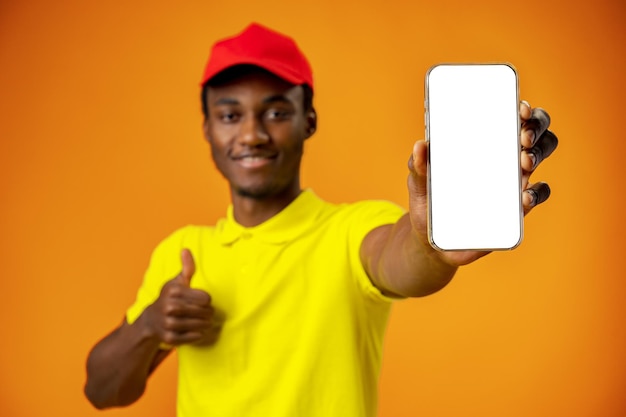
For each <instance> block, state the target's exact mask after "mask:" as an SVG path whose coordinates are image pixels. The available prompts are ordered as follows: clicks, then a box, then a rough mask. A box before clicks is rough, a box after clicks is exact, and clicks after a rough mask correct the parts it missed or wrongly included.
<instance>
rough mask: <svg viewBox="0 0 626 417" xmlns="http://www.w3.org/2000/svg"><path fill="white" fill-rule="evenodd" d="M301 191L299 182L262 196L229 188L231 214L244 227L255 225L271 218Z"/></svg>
mask: <svg viewBox="0 0 626 417" xmlns="http://www.w3.org/2000/svg"><path fill="white" fill-rule="evenodd" d="M301 192H302V189H301V188H300V185H299V184H296V185H295V186H294V187H291V188H289V189H286V190H284V191H283V192H281V193H279V194H276V195H273V196H269V197H264V198H253V197H248V196H242V195H240V194H238V193H237V192H236V191H234V190H232V189H231V200H232V203H233V215H234V217H235V220H236V221H237V223H239V224H240V225H242V226H245V227H253V226H257V225H259V224H261V223H263V222H265V221H266V220H269V219H271V218H272V217H274V216H275V215H277V214H278V213H280V212H281V211H282V210H283V209H284V208H285V207H287V206H288V205H289V204H291V202H292V201H293V200H295V199H296V197H298V196H299V195H300V193H301Z"/></svg>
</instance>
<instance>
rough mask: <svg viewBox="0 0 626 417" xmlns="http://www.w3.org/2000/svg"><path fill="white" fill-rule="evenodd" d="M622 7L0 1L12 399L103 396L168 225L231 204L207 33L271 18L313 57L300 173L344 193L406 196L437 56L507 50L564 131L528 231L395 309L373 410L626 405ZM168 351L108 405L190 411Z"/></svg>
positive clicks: (481, 57)
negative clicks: (91, 372)
mask: <svg viewBox="0 0 626 417" xmlns="http://www.w3.org/2000/svg"><path fill="white" fill-rule="evenodd" d="M625 8H626V6H624V5H623V3H622V2H621V1H617V0H615V1H606V0H595V1H586V2H560V4H558V3H557V2H552V3H550V2H547V1H545V0H542V1H536V0H528V1H523V2H517V3H516V2H505V1H502V0H495V1H483V2H481V1H475V2H467V1H452V0H441V1H430V2H425V1H415V2H409V1H404V2H402V1H393V0H388V1H373V0H368V1H363V0H362V1H356V0H352V1H343V2H342V1H338V0H318V1H316V2H311V3H307V2H286V1H282V0H277V1H273V2H260V1H259V2H257V1H252V0H244V1H236V2H209V1H204V2H201V1H183V2H177V3H176V5H174V3H173V2H165V1H154V0H153V1H135V2H127V1H121V0H115V1H108V2H85V1H80V0H61V1H55V2H46V1H41V0H32V1H21V2H19V1H3V2H2V3H1V4H0V74H1V77H0V132H1V133H0V134H1V139H2V140H1V143H0V181H1V194H0V199H1V200H0V207H1V208H0V210H1V211H0V226H1V229H0V230H1V233H0V250H1V252H0V253H2V263H1V268H2V281H1V282H2V283H1V284H0V285H1V288H2V292H1V295H2V301H1V302H0V316H1V317H2V328H1V331H0V335H1V336H0V337H1V338H2V339H1V347H0V415H2V416H12V417H22V416H42V415H46V416H81V417H85V416H92V415H93V416H95V415H100V413H98V412H97V411H95V410H93V409H92V408H91V407H90V406H89V404H88V403H87V401H86V400H85V399H84V397H83V395H82V385H83V382H84V378H85V374H84V362H85V358H86V355H87V352H88V350H89V349H90V347H91V346H92V345H93V344H94V343H95V342H96V341H97V340H98V339H99V338H100V337H102V336H103V335H104V334H105V333H106V332H108V331H109V330H110V329H112V328H113V327H114V326H116V325H117V324H118V323H119V322H120V321H121V319H122V316H123V313H124V310H125V308H126V307H127V306H128V305H129V303H131V302H132V300H133V299H134V296H135V291H136V289H137V287H138V285H139V282H140V279H141V276H142V273H143V270H144V268H145V267H146V263H147V261H148V257H149V254H150V252H151V250H152V248H153V247H154V246H155V245H156V244H157V242H158V241H159V240H160V239H162V238H163V237H164V236H166V235H167V234H168V233H170V232H171V231H172V230H174V229H175V228H177V227H179V226H182V225H185V224H188V223H213V222H214V221H215V220H216V219H217V218H218V217H220V216H221V215H222V214H223V213H224V209H225V207H226V205H227V204H228V201H229V196H228V193H227V189H226V187H225V185H224V183H223V180H222V179H221V177H220V176H219V175H218V174H217V173H216V171H215V169H214V168H213V165H212V163H211V162H210V156H209V152H208V147H207V145H206V143H205V142H204V141H203V138H202V135H201V130H200V124H201V113H200V106H199V100H198V97H199V90H198V85H197V83H198V81H199V77H200V74H201V71H202V67H203V65H204V62H205V59H206V56H207V53H208V51H209V47H210V45H211V43H212V42H213V41H214V40H215V39H217V38H221V37H224V36H227V35H230V34H233V33H235V32H238V31H239V30H240V29H242V28H243V27H244V26H245V25H246V24H247V23H248V22H250V21H252V20H255V21H259V22H262V23H264V24H267V25H269V26H272V27H274V28H276V29H278V30H280V31H284V32H286V33H289V34H291V35H292V36H294V37H295V38H296V39H297V41H298V43H299V44H300V45H301V47H302V48H303V49H304V50H305V51H306V53H307V54H308V56H309V58H310V60H311V62H312V64H313V67H314V70H315V76H316V98H315V102H316V106H317V109H318V113H319V117H320V126H319V131H318V133H317V134H316V135H315V137H314V138H313V139H312V140H311V141H309V143H308V145H307V149H306V153H307V155H306V156H305V163H304V167H303V169H304V174H303V179H304V185H306V186H310V187H313V188H314V189H315V190H316V192H317V193H318V194H319V195H321V196H322V197H325V198H326V199H328V200H330V201H336V202H340V201H354V200H358V199H364V198H385V199H390V200H393V201H396V202H398V203H400V204H402V205H406V190H405V178H406V174H407V169H406V161H407V159H408V156H409V153H410V150H411V147H412V143H413V141H414V140H415V139H418V138H421V137H423V131H424V125H423V116H422V114H423V105H422V100H423V77H424V74H425V72H426V70H427V68H428V67H430V66H431V65H432V64H434V63H438V62H442V61H509V62H512V63H513V64H514V65H515V66H516V67H517V69H518V71H519V76H520V90H521V96H522V97H523V98H525V99H526V100H528V101H529V102H530V103H531V104H533V105H540V106H542V107H545V108H546V109H548V110H549V112H550V114H551V115H552V118H553V129H554V131H555V132H556V133H557V134H558V135H559V138H560V139H561V144H560V148H559V149H558V151H557V153H556V154H555V155H554V156H553V157H552V158H551V159H550V160H549V161H548V162H549V163H546V164H545V165H543V166H542V167H541V168H540V169H539V170H538V172H537V173H536V175H535V179H536V180H539V179H544V180H547V181H549V182H550V184H551V186H552V188H553V195H552V198H551V199H550V201H549V202H548V203H546V204H545V206H543V207H541V209H537V210H536V211H535V212H533V213H532V215H531V216H529V217H528V218H527V220H526V237H525V240H524V242H523V244H522V246H521V247H520V248H519V249H517V250H515V251H513V252H508V253H496V254H493V255H491V256H489V257H487V258H485V259H482V260H481V261H479V262H477V263H476V264H474V265H471V266H468V267H465V268H463V269H462V270H461V271H460V272H459V273H458V276H457V277H456V279H455V280H454V281H453V283H452V284H451V285H450V286H449V287H448V288H446V289H445V290H443V291H442V292H440V293H438V294H436V295H433V296H430V297H427V298H424V299H417V300H408V301H403V302H400V303H398V304H397V305H396V307H395V309H394V311H393V315H392V319H391V323H390V327H389V331H388V336H387V340H386V347H385V357H384V365H383V372H382V379H381V388H380V391H381V402H380V413H379V414H380V416H381V417H391V416H395V417H397V416H400V417H401V416H429V417H444V416H446V417H447V416H482V417H488V416H493V417H495V416H509V417H514V416H520V417H522V416H524V417H526V416H546V417H548V416H549V417H553V416H569V417H582V416H614V417H624V416H625V415H626V326H625V325H624V324H625V323H624V322H625V313H626V302H625V295H626V283H625V282H624V272H623V267H622V264H623V260H624V255H623V252H624V244H623V239H624V235H625V234H626V230H625V229H626V228H625V225H624V220H623V218H624V217H623V205H622V202H623V198H622V194H623V192H624V185H623V182H624V179H625V176H624V174H625V172H624V170H625V168H624V166H625V165H626V164H625V163H624V161H623V158H624V155H626V141H625V140H624V133H623V132H624V129H623V124H624V118H625V116H624V93H625V92H626V88H625V87H626V86H625V84H626V83H625V81H624V79H625V77H624V68H625V64H626V58H625V57H626V29H625V27H626V26H625V23H624V22H626V12H625ZM481 192H484V190H479V189H477V192H476V195H477V198H480V193H481ZM175 365H176V359H175V357H173V358H169V359H168V361H167V362H166V363H165V364H164V365H163V366H162V368H161V369H160V370H159V372H157V374H156V375H155V376H154V377H153V378H152V380H151V381H150V383H149V387H148V391H147V393H146V395H145V396H144V397H143V398H142V399H141V400H140V401H139V402H138V403H136V404H134V405H133V406H131V407H129V408H126V409H122V410H114V411H109V412H107V413H106V415H107V416H111V417H114V416H147V415H150V416H172V415H174V404H175V393H174V387H175V379H176V377H175ZM103 415H105V414H103Z"/></svg>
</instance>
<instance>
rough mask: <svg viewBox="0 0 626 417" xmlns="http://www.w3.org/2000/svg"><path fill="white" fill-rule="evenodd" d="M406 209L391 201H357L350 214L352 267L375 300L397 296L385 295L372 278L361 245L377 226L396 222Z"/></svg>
mask: <svg viewBox="0 0 626 417" xmlns="http://www.w3.org/2000/svg"><path fill="white" fill-rule="evenodd" d="M405 212H406V210H404V209H403V208H402V207H400V206H398V205H396V204H394V203H391V202H389V201H379V200H374V201H362V202H359V203H355V204H354V205H353V206H352V207H351V209H350V213H349V215H348V219H349V220H348V219H347V220H348V223H349V231H348V233H349V237H348V240H349V245H350V247H349V253H350V263H351V269H352V270H353V271H354V274H355V277H356V280H357V284H358V285H359V287H360V288H361V290H363V291H364V293H365V294H366V295H367V296H368V297H370V298H373V299H375V300H378V301H382V302H391V301H393V300H396V298H392V297H388V296H386V295H384V294H383V293H382V292H381V291H380V290H379V289H378V288H377V287H375V286H374V284H373V283H372V281H371V280H370V278H369V276H368V275H367V272H366V271H365V267H364V266H363V263H362V262H361V245H362V243H363V240H364V239H365V237H366V236H367V235H368V234H369V233H370V232H371V231H372V230H374V229H376V228H377V227H380V226H383V225H387V224H394V223H396V222H397V221H398V220H399V219H400V217H402V216H403V215H404V214H405Z"/></svg>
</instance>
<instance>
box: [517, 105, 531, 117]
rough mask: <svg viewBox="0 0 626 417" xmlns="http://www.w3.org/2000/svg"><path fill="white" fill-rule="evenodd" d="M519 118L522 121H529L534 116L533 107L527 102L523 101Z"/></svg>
mask: <svg viewBox="0 0 626 417" xmlns="http://www.w3.org/2000/svg"><path fill="white" fill-rule="evenodd" d="M519 116H520V118H521V119H522V120H528V119H530V117H531V116H532V107H530V104H528V102H527V101H526V100H522V101H521V102H520V105H519Z"/></svg>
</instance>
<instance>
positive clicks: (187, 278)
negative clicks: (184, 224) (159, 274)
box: [180, 248, 196, 286]
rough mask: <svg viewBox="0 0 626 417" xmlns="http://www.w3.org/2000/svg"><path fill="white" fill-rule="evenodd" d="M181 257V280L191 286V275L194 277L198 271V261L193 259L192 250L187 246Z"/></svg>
mask: <svg viewBox="0 0 626 417" xmlns="http://www.w3.org/2000/svg"><path fill="white" fill-rule="evenodd" d="M180 258H181V260H182V263H183V270H182V272H181V273H180V276H181V280H182V282H183V283H184V284H185V285H186V286H189V284H190V283H191V277H193V274H194V273H195V272H196V263H195V262H194V260H193V256H192V255H191V251H190V250H189V249H186V248H185V249H183V250H182V252H181V253H180Z"/></svg>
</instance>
